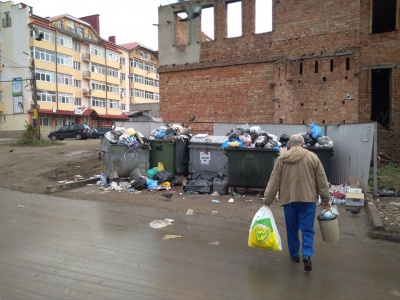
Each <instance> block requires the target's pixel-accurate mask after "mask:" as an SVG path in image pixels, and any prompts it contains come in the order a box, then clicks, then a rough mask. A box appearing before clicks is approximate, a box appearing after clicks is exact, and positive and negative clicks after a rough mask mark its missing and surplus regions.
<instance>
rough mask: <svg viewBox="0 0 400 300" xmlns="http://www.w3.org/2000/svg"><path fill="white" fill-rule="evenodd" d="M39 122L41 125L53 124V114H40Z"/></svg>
mask: <svg viewBox="0 0 400 300" xmlns="http://www.w3.org/2000/svg"><path fill="white" fill-rule="evenodd" d="M39 124H40V126H51V116H49V115H40V116H39Z"/></svg>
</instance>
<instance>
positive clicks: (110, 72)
mask: <svg viewBox="0 0 400 300" xmlns="http://www.w3.org/2000/svg"><path fill="white" fill-rule="evenodd" d="M107 75H108V76H112V77H115V78H118V69H115V68H111V67H108V68H107Z"/></svg>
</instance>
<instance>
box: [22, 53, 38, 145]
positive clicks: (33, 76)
mask: <svg viewBox="0 0 400 300" xmlns="http://www.w3.org/2000/svg"><path fill="white" fill-rule="evenodd" d="M23 53H24V54H25V55H28V56H30V57H31V66H30V71H31V82H30V83H31V87H32V90H31V91H32V100H33V127H34V128H35V132H36V138H37V140H38V141H40V124H39V123H40V122H39V121H40V119H39V107H38V104H37V86H36V69H35V59H34V58H33V56H32V55H30V54H29V53H27V52H25V51H24V52H23Z"/></svg>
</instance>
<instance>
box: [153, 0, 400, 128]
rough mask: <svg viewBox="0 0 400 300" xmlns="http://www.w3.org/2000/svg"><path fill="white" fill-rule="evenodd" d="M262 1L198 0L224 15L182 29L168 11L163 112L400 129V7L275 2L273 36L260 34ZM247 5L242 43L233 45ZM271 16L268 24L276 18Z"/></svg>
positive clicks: (362, 1)
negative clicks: (237, 8) (210, 23)
mask: <svg viewBox="0 0 400 300" xmlns="http://www.w3.org/2000/svg"><path fill="white" fill-rule="evenodd" d="M256 1H269V0H241V1H237V0H234V1H228V0H208V1H207V0H201V1H191V3H192V4H193V5H201V6H202V7H203V8H209V7H212V8H213V11H214V37H213V39H208V38H207V37H205V35H204V34H203V33H202V32H201V30H200V29H201V22H202V19H201V17H200V18H197V19H195V20H192V21H190V22H179V21H178V18H177V13H179V12H181V11H182V8H181V7H180V6H179V4H172V5H167V6H163V7H160V8H159V65H160V67H159V70H158V71H159V74H160V99H161V100H160V113H161V117H162V118H163V119H164V120H165V121H167V122H173V121H176V122H178V121H181V122H182V121H188V120H189V119H190V117H191V116H196V122H198V123H196V124H192V125H191V126H192V127H194V126H197V127H199V128H198V129H204V130H207V129H210V127H209V126H211V125H208V124H207V123H203V122H210V123H211V122H238V123H282V124H307V123H309V122H315V123H317V124H342V123H358V122H369V121H371V120H374V121H378V122H379V123H382V124H383V125H384V126H385V127H386V128H388V129H391V130H395V131H400V84H399V83H400V71H399V67H400V43H399V41H400V34H399V22H400V20H399V19H400V0H346V1H344V0H324V1H320V0H272V1H273V3H272V20H273V21H272V31H270V32H265V33H261V34H255V15H256ZM232 2H241V12H242V13H241V15H242V19H241V20H238V22H241V24H242V35H241V36H239V37H233V38H228V37H227V7H228V6H229V4H230V3H232ZM266 17H267V16H266Z"/></svg>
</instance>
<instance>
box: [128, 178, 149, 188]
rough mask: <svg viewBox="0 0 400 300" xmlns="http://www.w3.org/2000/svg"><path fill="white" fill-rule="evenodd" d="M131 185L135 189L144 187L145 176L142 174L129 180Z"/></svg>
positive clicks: (145, 186)
mask: <svg viewBox="0 0 400 300" xmlns="http://www.w3.org/2000/svg"><path fill="white" fill-rule="evenodd" d="M131 187H132V188H134V189H136V190H142V189H146V188H147V185H146V178H144V177H143V176H141V177H137V178H135V179H134V180H132V181H131Z"/></svg>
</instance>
